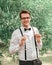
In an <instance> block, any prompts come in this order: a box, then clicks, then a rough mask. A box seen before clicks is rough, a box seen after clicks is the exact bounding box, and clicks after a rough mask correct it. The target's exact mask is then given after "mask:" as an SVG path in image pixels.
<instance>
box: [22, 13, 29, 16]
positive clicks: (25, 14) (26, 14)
mask: <svg viewBox="0 0 52 65" xmlns="http://www.w3.org/2000/svg"><path fill="white" fill-rule="evenodd" d="M27 16H28V17H29V16H30V14H28V13H22V14H21V17H27Z"/></svg>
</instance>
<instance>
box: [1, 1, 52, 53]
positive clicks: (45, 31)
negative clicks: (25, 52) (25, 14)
mask: <svg viewBox="0 0 52 65" xmlns="http://www.w3.org/2000/svg"><path fill="white" fill-rule="evenodd" d="M22 9H27V10H29V11H30V13H31V18H32V20H31V25H32V26H36V27H37V28H38V29H39V31H40V33H41V34H42V40H43V48H42V51H41V52H42V54H43V53H45V52H46V51H47V50H48V49H52V0H20V1H19V0H0V39H1V40H2V41H3V42H4V45H7V47H8V46H9V44H8V42H9V40H10V38H11V34H12V32H13V31H14V30H15V29H17V28H18V27H19V26H20V25H21V24H20V18H19V12H20V11H21V10H22ZM1 47H2V46H1Z"/></svg>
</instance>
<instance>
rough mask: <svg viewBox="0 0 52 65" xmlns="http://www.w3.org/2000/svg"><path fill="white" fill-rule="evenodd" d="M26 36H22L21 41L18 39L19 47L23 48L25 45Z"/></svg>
mask: <svg viewBox="0 0 52 65" xmlns="http://www.w3.org/2000/svg"><path fill="white" fill-rule="evenodd" d="M26 38H27V37H26V36H23V37H22V38H21V39H20V41H19V46H23V45H24V44H25V42H26Z"/></svg>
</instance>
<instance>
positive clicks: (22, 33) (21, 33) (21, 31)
mask: <svg viewBox="0 0 52 65" xmlns="http://www.w3.org/2000/svg"><path fill="white" fill-rule="evenodd" d="M19 29H20V32H21V35H22V36H23V32H22V30H21V28H19ZM26 59H27V57H26V44H25V60H26Z"/></svg>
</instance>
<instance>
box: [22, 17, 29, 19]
mask: <svg viewBox="0 0 52 65" xmlns="http://www.w3.org/2000/svg"><path fill="white" fill-rule="evenodd" d="M21 19H30V17H23V18H21Z"/></svg>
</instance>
